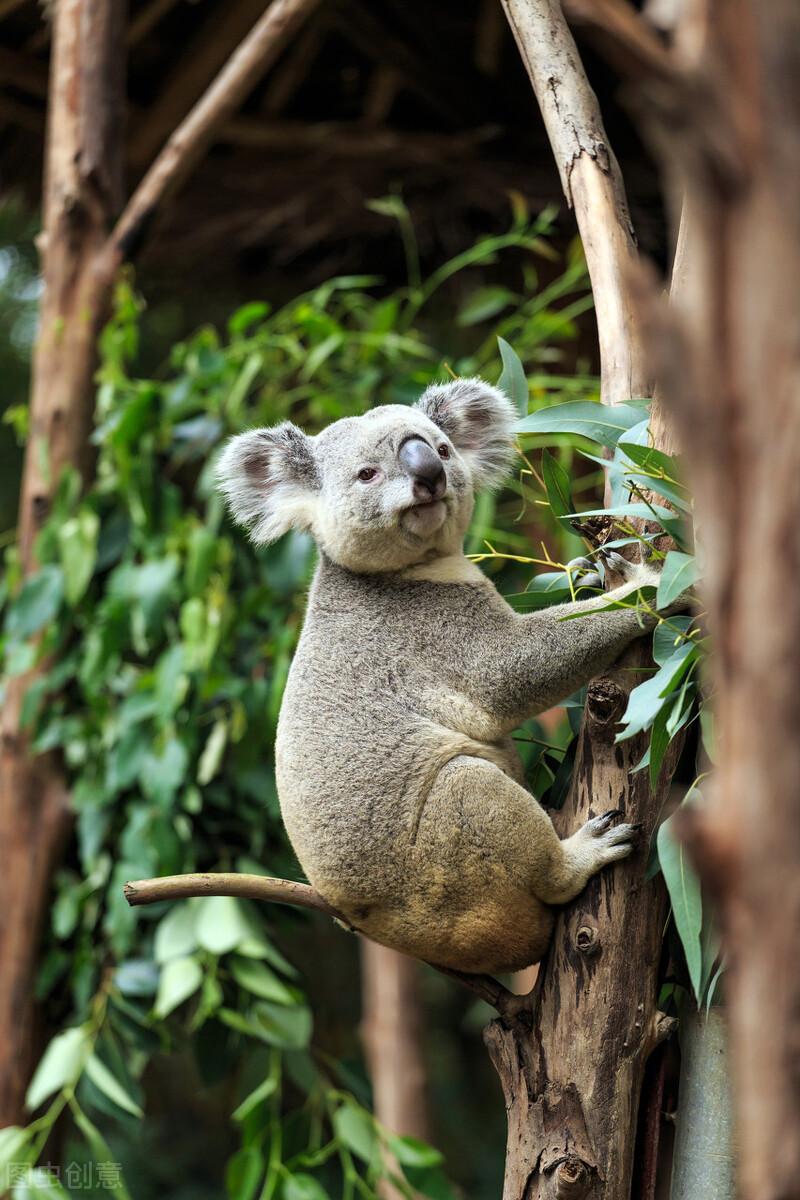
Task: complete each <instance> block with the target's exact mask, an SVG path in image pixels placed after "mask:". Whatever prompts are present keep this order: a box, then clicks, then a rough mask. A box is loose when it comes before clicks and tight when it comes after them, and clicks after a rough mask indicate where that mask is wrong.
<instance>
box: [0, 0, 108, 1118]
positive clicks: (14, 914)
mask: <svg viewBox="0 0 800 1200" xmlns="http://www.w3.org/2000/svg"><path fill="white" fill-rule="evenodd" d="M124 56H125V43H124V6H123V5H122V4H121V3H120V2H119V0H59V3H58V4H57V6H56V10H55V24H54V32H53V52H52V65H51V84H50V104H49V116H48V135H47V150H46V164H45V201H44V231H43V234H42V253H43V276H44V291H43V296H42V303H41V310H40V329H39V336H38V340H37V346H36V353H35V356H34V364H33V385H32V393H31V409H30V414H31V415H30V420H31V434H30V437H29V440H28V445H27V450H26V455H25V466H24V473H23V480H22V492H21V499H20V511H19V546H20V556H21V561H22V567H23V571H24V573H25V574H26V575H28V574H30V573H31V572H32V571H33V570H35V568H36V562H35V539H36V535H37V533H38V532H39V529H40V528H41V526H42V524H43V523H44V521H45V520H46V519H47V516H48V514H49V511H50V505H51V501H52V497H53V492H54V489H55V487H56V486H57V484H58V481H59V477H60V475H61V472H62V470H63V468H64V467H65V466H67V465H71V466H74V467H76V468H78V469H79V470H81V471H85V470H86V469H87V467H88V466H89V461H88V455H89V432H90V429H91V423H92V415H93V395H94V389H93V374H94V370H95V362H96V358H95V356H96V343H97V336H98V333H99V331H100V328H101V326H102V324H103V321H104V320H105V318H106V315H107V312H108V306H109V300H110V296H111V288H112V285H113V275H112V274H111V273H110V272H109V267H108V261H107V259H108V256H107V255H106V253H105V243H106V239H107V236H108V232H109V229H110V227H111V222H112V220H113V218H114V217H115V216H116V215H117V212H118V210H119V205H120V201H121V198H122V197H121V190H122V189H121V180H122V154H123V149H124V141H123V139H122V138H121V136H120V127H121V118H122V105H123V101H124V76H125V72H124V62H125V57H124ZM32 679H33V674H30V675H27V676H24V677H20V678H16V679H12V680H10V681H9V684H8V687H7V691H6V696H5V700H4V704H3V710H2V749H1V750H0V846H2V847H3V871H2V874H0V961H1V962H2V963H3V971H2V977H1V978H0V1124H8V1123H13V1122H15V1121H17V1120H18V1119H19V1118H20V1115H21V1108H22V1098H23V1095H24V1089H25V1084H26V1082H27V1078H28V1075H29V1070H30V1066H31V1055H32V1052H33V1046H32V1038H33V1009H32V994H33V984H34V976H35V969H36V953H37V948H38V940H39V934H40V930H41V926H42V921H43V917H44V912H45V907H46V902H47V896H48V888H49V881H50V877H51V873H52V869H53V865H54V862H55V860H56V859H57V857H58V853H59V849H60V845H61V841H62V838H63V836H64V834H65V832H66V830H67V828H68V819H67V803H66V800H67V798H66V794H65V789H64V784H63V781H62V779H61V775H60V772H59V771H58V769H57V766H56V764H55V762H54V760H53V759H51V758H50V757H39V758H33V757H31V756H30V753H29V748H28V745H27V741H26V738H25V734H24V731H22V730H21V729H20V710H21V705H22V701H23V697H24V695H25V692H26V690H27V688H28V687H29V686H30V684H31V682H32Z"/></svg>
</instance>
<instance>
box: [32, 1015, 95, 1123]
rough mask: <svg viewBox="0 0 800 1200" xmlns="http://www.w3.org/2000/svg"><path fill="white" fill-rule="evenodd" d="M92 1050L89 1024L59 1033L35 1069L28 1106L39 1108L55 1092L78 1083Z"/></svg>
mask: <svg viewBox="0 0 800 1200" xmlns="http://www.w3.org/2000/svg"><path fill="white" fill-rule="evenodd" d="M91 1051H92V1043H91V1036H90V1031H89V1027H88V1026H87V1025H80V1026H78V1027H77V1028H74V1029H65V1030H64V1032H63V1033H59V1034H56V1036H55V1037H54V1038H53V1040H52V1041H51V1042H50V1044H49V1045H48V1047H47V1049H46V1050H45V1052H44V1055H43V1056H42V1058H41V1060H40V1062H39V1065H38V1066H37V1068H36V1070H35V1072H34V1075H33V1079H32V1080H31V1082H30V1085H29V1087H28V1091H27V1093H26V1095H25V1105H26V1107H27V1108H29V1109H31V1110H32V1109H36V1108H38V1107H39V1105H40V1104H41V1103H42V1101H44V1100H46V1099H47V1098H48V1096H52V1094H53V1092H60V1091H61V1089H62V1088H65V1087H72V1086H74V1084H75V1083H77V1081H78V1077H79V1076H80V1073H81V1071H82V1070H83V1068H84V1066H85V1064H86V1060H87V1058H88V1057H89V1055H90V1054H91Z"/></svg>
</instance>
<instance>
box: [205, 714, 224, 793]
mask: <svg viewBox="0 0 800 1200" xmlns="http://www.w3.org/2000/svg"><path fill="white" fill-rule="evenodd" d="M227 741H228V722H227V720H226V719H225V718H224V717H222V718H220V720H218V721H215V722H214V724H213V726H212V728H211V733H210V734H209V735H208V740H207V741H206V744H205V746H204V747H203V753H202V754H201V755H200V762H199V764H198V767H197V782H198V783H199V784H200V786H201V787H204V786H205V784H207V783H210V782H211V780H212V779H213V778H214V776H215V775H216V773H217V771H218V770H219V768H220V764H221V762H222V756H223V754H224V753H225V744H226V742H227Z"/></svg>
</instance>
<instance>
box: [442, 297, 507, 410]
mask: <svg viewBox="0 0 800 1200" xmlns="http://www.w3.org/2000/svg"><path fill="white" fill-rule="evenodd" d="M515 299H516V297H515V296H514V293H513V292H510V291H509V290H508V288H505V287H483V288H476V289H475V291H474V292H472V293H471V294H470V296H469V297H468V299H467V301H466V303H465V304H462V306H461V308H460V309H459V312H458V316H457V317H456V325H460V326H461V327H462V328H469V327H470V326H472V325H480V323H481V321H488V320H489V318H490V317H495V316H497V314H498V313H499V312H502V311H503V309H504V308H508V306H509V304H513V303H514V300H515ZM500 340H501V339H499V338H498V341H500ZM504 344H505V343H504ZM502 390H505V389H502Z"/></svg>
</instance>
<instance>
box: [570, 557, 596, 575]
mask: <svg viewBox="0 0 800 1200" xmlns="http://www.w3.org/2000/svg"><path fill="white" fill-rule="evenodd" d="M594 566H595V565H594V563H593V562H592V560H591V559H590V558H571V559H570V560H569V562H568V563H567V570H568V571H570V572H572V571H593V570H594Z"/></svg>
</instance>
